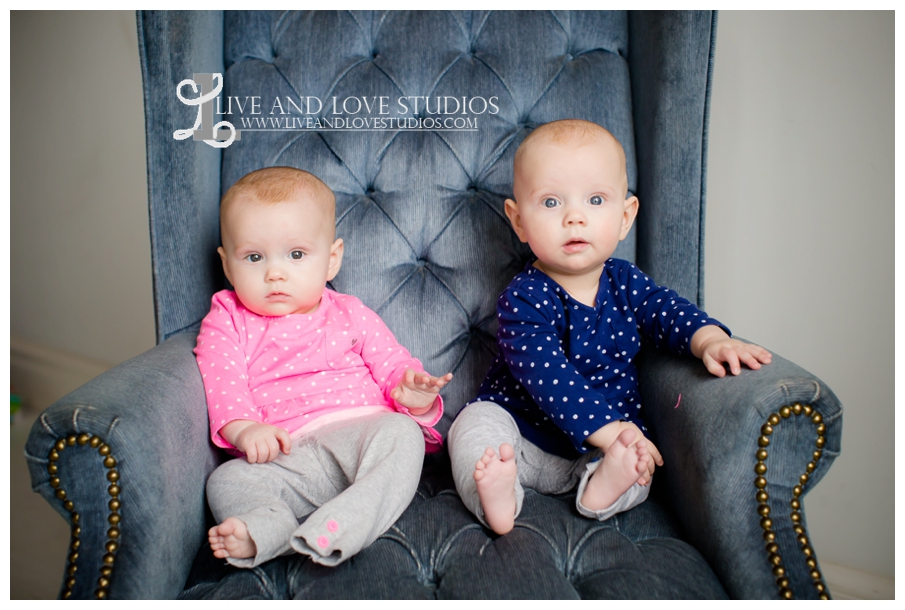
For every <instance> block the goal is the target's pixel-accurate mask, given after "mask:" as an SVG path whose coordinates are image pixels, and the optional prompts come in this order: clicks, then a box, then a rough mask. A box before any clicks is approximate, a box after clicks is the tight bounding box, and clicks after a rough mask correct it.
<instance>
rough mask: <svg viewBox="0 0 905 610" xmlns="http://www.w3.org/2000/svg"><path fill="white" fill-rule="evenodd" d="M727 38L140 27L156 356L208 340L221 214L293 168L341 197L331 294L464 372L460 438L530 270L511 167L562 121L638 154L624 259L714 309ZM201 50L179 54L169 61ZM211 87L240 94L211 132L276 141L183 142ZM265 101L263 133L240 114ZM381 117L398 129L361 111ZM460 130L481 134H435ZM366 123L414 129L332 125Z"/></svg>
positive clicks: (575, 17) (283, 25)
mask: <svg viewBox="0 0 905 610" xmlns="http://www.w3.org/2000/svg"><path fill="white" fill-rule="evenodd" d="M714 26H715V24H714V20H713V18H712V15H711V14H710V13H709V12H704V13H691V14H672V13H665V14H660V13H647V12H645V13H639V14H633V13H630V12H624V11H614V12H609V11H602V12H600V11H595V12H586V13H584V12H568V11H552V12H488V11H453V12H439V11H427V12H413V13H408V12H391V13H387V12H379V11H366V12H315V13H306V12H300V13H295V12H235V13H233V12H226V13H225V14H221V13H184V14H181V15H177V16H176V18H174V17H173V15H169V16H168V18H167V19H162V18H160V17H159V16H157V15H156V14H153V13H150V14H146V15H143V18H142V20H141V27H142V28H144V29H145V30H146V32H145V35H144V36H143V38H142V40H143V45H142V53H143V55H144V59H145V61H144V65H145V66H147V67H146V71H145V75H144V76H145V81H146V92H147V93H146V95H147V99H146V100H145V102H146V105H147V106H148V111H147V115H148V125H147V126H148V138H147V142H148V156H149V168H150V169H149V176H148V180H149V189H150V196H151V221H152V248H153V260H154V282H155V284H154V285H155V298H156V307H157V329H158V340H164V339H166V338H168V337H170V336H172V335H174V334H177V333H180V332H184V331H187V330H193V329H196V328H197V326H198V323H199V321H200V320H201V318H202V317H203V316H204V315H205V313H206V312H207V309H208V307H209V304H210V296H211V294H212V293H213V292H215V291H216V290H219V289H221V288H223V287H224V286H225V280H224V278H223V275H222V272H221V270H220V268H219V259H218V257H217V255H216V253H215V250H216V248H217V246H218V245H219V227H218V207H219V199H220V196H221V194H222V193H223V192H224V191H225V190H226V189H227V188H229V186H230V185H231V184H233V183H234V182H235V181H236V180H238V179H239V178H240V177H242V176H243V175H244V174H246V173H247V172H250V171H252V170H255V169H258V168H262V167H267V166H273V165H288V166H293V167H298V168H301V169H304V170H307V171H310V172H312V173H313V174H315V175H317V176H318V177H320V178H321V179H322V180H324V181H325V182H326V183H327V184H328V185H329V186H330V188H332V189H333V191H334V192H335V194H336V199H337V234H338V236H339V237H342V238H343V239H344V241H345V246H346V249H345V258H344V263H343V267H342V270H341V272H340V273H339V275H338V276H337V277H336V279H335V280H334V281H333V287H334V288H335V289H337V290H339V291H341V292H346V293H350V294H354V295H356V296H358V297H359V298H361V299H362V300H363V301H364V302H365V303H366V304H367V305H368V306H370V307H371V308H373V309H374V310H375V311H377V312H378V313H379V314H380V315H381V316H382V317H383V319H384V320H385V321H386V323H387V324H388V325H389V327H390V328H391V329H392V330H393V332H394V333H395V334H396V336H397V338H398V339H399V341H400V342H401V343H402V344H403V345H405V346H407V347H408V348H409V349H410V350H411V351H412V353H413V354H414V355H415V356H417V357H418V358H420V359H421V360H422V361H423V363H424V365H425V367H426V368H427V370H429V371H432V372H434V373H436V374H442V373H444V372H446V371H453V372H454V373H455V374H456V378H455V381H454V383H453V384H451V385H450V386H449V387H448V388H447V389H446V390H445V391H444V393H445V395H446V400H447V404H448V405H449V407H448V409H447V411H448V413H447V417H446V420H445V421H444V422H443V423H441V426H440V430H441V431H442V432H444V433H445V432H446V428H448V425H449V422H450V418H451V417H452V416H453V415H454V414H455V412H456V411H457V410H458V409H459V408H460V407H461V406H462V405H463V404H464V403H465V402H466V401H467V400H468V399H469V398H471V397H472V396H473V395H474V393H475V391H476V389H477V387H478V385H479V384H480V381H481V379H482V377H483V375H484V373H485V372H486V370H487V367H488V365H489V363H490V360H491V359H492V357H493V354H494V353H495V351H496V347H495V334H496V321H495V315H494V314H495V304H496V298H497V296H498V294H499V293H500V291H501V290H502V289H503V288H504V287H505V286H506V284H507V283H508V282H509V280H510V279H511V278H512V277H513V276H514V275H515V274H516V273H517V272H518V271H519V270H521V268H522V267H523V266H524V264H525V262H526V261H527V260H528V257H529V256H530V251H529V250H528V249H527V247H526V246H525V245H524V244H521V243H520V242H519V241H518V239H517V238H516V237H515V235H514V233H513V232H512V230H511V229H510V227H509V223H508V220H507V219H506V216H505V214H504V212H503V202H504V200H505V198H507V197H511V196H512V195H511V193H512V161H513V156H514V154H515V150H516V148H517V147H518V145H519V143H520V142H521V141H522V139H523V138H524V137H525V136H526V135H527V134H528V133H530V131H531V130H532V129H533V128H534V127H536V126H537V125H539V124H541V123H545V122H548V121H552V120H556V119H562V118H581V119H587V120H590V121H594V122H597V123H599V124H601V125H603V126H605V127H606V128H607V129H609V130H610V131H611V132H612V133H613V134H614V135H615V136H616V137H617V138H618V139H619V140H620V142H621V143H622V145H623V147H624V148H625V151H626V156H627V162H628V182H629V190H630V191H631V192H633V193H635V194H637V195H638V196H639V198H640V201H641V208H640V213H639V217H638V221H637V224H636V227H635V228H634V229H633V231H632V233H631V234H630V235H629V237H628V238H627V239H626V240H625V241H624V242H623V243H622V244H621V245H620V247H619V250H617V253H616V255H617V256H620V257H622V258H626V259H629V260H632V261H635V262H637V263H638V264H639V265H640V266H641V268H642V269H644V270H645V271H647V272H648V273H650V274H651V275H652V276H653V277H654V278H655V279H656V280H658V281H660V282H662V283H665V284H668V285H670V286H673V287H675V288H676V289H678V290H679V292H680V293H682V294H684V295H685V296H687V297H688V298H690V299H692V300H700V299H701V265H702V250H701V246H702V243H703V234H702V229H703V225H702V217H703V204H704V201H703V185H704V162H703V161H704V153H705V150H704V149H705V138H704V135H705V132H704V126H705V124H706V111H707V101H708V95H709V86H708V85H709V75H710V57H711V45H712V43H713V36H712V29H713V28H714ZM187 40H188V41H197V43H194V42H193V43H189V44H188V51H186V52H182V53H179V54H170V53H167V52H166V49H164V48H162V47H160V45H166V44H167V42H168V41H173V42H174V48H175V47H176V45H175V42H176V41H178V42H179V48H185V47H186V41H187ZM211 49H213V51H212V50H211ZM158 58H166V61H162V62H160V63H156V61H155V60H157V59H158ZM675 58H679V59H675ZM148 60H151V61H150V62H149V61H148ZM196 73H222V74H223V81H222V82H223V91H222V93H221V94H220V96H221V104H222V105H221V106H220V107H219V108H220V110H221V111H225V110H227V103H228V102H229V101H230V100H233V101H234V104H233V106H232V110H233V114H231V115H230V114H224V115H222V116H219V115H218V116H216V117H215V119H214V120H215V121H217V120H221V119H223V120H228V121H232V122H233V124H234V125H235V127H236V128H237V129H240V131H242V130H243V128H244V127H245V126H246V125H250V126H251V127H252V128H253V129H260V130H256V131H252V130H248V129H245V130H244V131H242V132H241V135H240V139H238V140H236V141H234V142H233V143H232V144H231V145H229V146H228V147H225V148H215V147H212V146H207V145H205V144H204V143H202V142H199V141H192V140H184V141H177V140H175V139H174V138H173V137H172V136H171V135H170V134H171V133H172V132H173V130H174V129H179V128H186V127H190V126H191V125H192V124H193V122H194V120H195V118H196V113H197V107H195V106H187V105H185V104H183V103H181V102H180V101H179V100H178V99H177V97H176V87H177V84H178V83H179V82H180V81H182V80H184V79H187V78H192V75H193V74H196ZM183 94H185V95H188V96H189V97H190V96H191V92H190V91H189V90H188V88H184V89H183ZM255 96H257V98H258V99H259V104H260V106H259V114H258V115H252V114H251V113H250V112H249V108H248V105H247V103H246V104H245V107H244V112H243V113H240V112H238V110H237V108H238V105H239V104H240V103H241V101H244V100H250V99H251V98H254V97H255ZM314 98H316V100H317V101H316V102H309V104H308V105H307V106H306V105H304V104H303V101H305V100H313V99H314ZM381 98H382V99H384V100H385V104H386V106H385V107H384V110H385V111H386V112H385V114H381V113H380V112H379V110H375V109H374V108H373V107H372V109H371V112H368V111H367V110H366V109H360V108H359V105H360V104H362V100H370V101H371V102H372V103H379V100H380V99H381ZM277 99H279V100H281V104H280V108H278V109H276V110H274V107H273V100H277ZM287 100H292V101H294V102H295V104H294V105H293V104H289V103H288V102H287ZM345 100H351V101H350V102H349V103H346V104H345V105H343V102H344V101H345ZM400 100H403V101H400ZM441 103H445V104H446V108H445V110H446V111H447V112H449V114H445V115H444V114H442V113H441V114H437V111H438V110H441V109H439V108H438V106H437V105H438V104H441ZM318 105H319V106H320V108H319V109H318ZM466 106H467V108H466ZM281 112H285V114H282V113H281ZM255 116H258V117H262V118H265V119H266V120H269V119H270V118H271V117H276V118H277V119H278V120H283V121H284V122H282V123H273V122H271V123H267V122H266V121H265V122H263V123H261V122H254V121H255V120H256V119H254V117H255ZM450 116H451V117H454V118H464V119H468V120H471V122H467V121H460V122H459V123H450V124H449V127H446V126H443V125H442V124H441V125H440V126H437V123H436V121H438V120H439V119H442V118H445V117H450ZM363 117H366V118H371V119H374V118H395V119H396V120H397V121H398V120H401V119H405V120H407V122H406V123H405V128H402V129H399V128H389V129H388V128H383V129H376V130H373V129H372V130H367V129H364V128H362V125H363V124H362V123H359V124H358V125H359V128H357V129H355V128H353V129H348V128H346V127H339V128H338V127H336V126H337V125H346V124H348V123H350V122H351V120H352V119H355V118H363ZM243 118H244V119H248V121H245V122H243ZM287 119H288V120H287ZM293 119H297V120H296V121H295V122H293ZM315 119H316V120H320V121H321V123H320V124H319V125H318V124H317V123H312V121H313V120H315ZM335 119H343V120H344V122H336V121H335ZM418 119H421V121H422V122H420V123H419V122H418ZM432 120H434V121H433V122H432ZM249 121H251V122H249ZM330 121H334V122H330ZM274 125H276V127H274ZM287 125H288V126H289V128H287ZM397 125H398V123H397ZM425 125H427V128H424V127H425ZM331 126H332V127H331ZM390 126H391V127H393V126H392V125H390ZM419 126H421V128H419ZM318 127H319V128H318ZM384 127H386V124H384ZM437 127H439V128H437Z"/></svg>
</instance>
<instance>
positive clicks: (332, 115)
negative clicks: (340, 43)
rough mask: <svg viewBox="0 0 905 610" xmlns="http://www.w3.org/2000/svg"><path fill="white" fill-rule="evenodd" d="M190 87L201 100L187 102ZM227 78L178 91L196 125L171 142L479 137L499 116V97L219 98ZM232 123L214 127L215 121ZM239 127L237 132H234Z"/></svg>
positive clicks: (203, 78)
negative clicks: (341, 135) (314, 135)
mask: <svg viewBox="0 0 905 610" xmlns="http://www.w3.org/2000/svg"><path fill="white" fill-rule="evenodd" d="M187 85H188V86H190V87H191V88H192V91H193V92H194V93H196V94H198V97H195V98H187V97H185V96H184V95H183V93H182V90H183V88H184V87H185V86H187ZM222 90H223V75H222V74H220V73H213V74H193V75H192V78H190V79H186V80H184V81H182V82H181V83H179V84H178V85H177V86H176V96H177V97H178V98H179V101H181V102H182V103H183V104H186V105H189V106H198V114H197V116H196V118H195V125H194V126H193V127H192V128H191V129H179V130H176V131H175V132H173V138H175V139H177V140H185V139H188V138H189V137H191V138H192V139H193V140H195V141H201V142H204V143H205V144H208V145H209V146H213V147H215V148H226V147H227V146H229V145H230V144H232V143H233V142H235V141H236V140H241V139H242V138H241V136H242V133H243V132H257V131H270V132H273V131H295V132H298V131H478V123H479V121H480V120H482V119H483V118H484V117H486V116H491V115H495V114H498V113H499V112H500V107H499V104H498V102H499V99H498V98H497V97H496V96H491V97H484V96H479V95H477V96H475V95H473V96H453V95H434V96H420V95H402V96H399V97H396V98H391V97H390V96H386V95H371V96H355V95H351V96H346V97H338V96H331V97H329V98H326V99H320V98H318V97H316V96H312V95H306V96H301V95H299V96H298V97H294V98H293V97H289V96H280V97H274V98H273V99H269V100H265V99H262V97H261V96H259V95H246V96H233V95H230V96H226V97H225V98H223V97H221V96H220V92H221V91H222ZM223 116H227V117H229V119H230V120H221V121H219V122H217V123H214V119H215V117H223ZM236 125H238V126H239V129H237V128H236Z"/></svg>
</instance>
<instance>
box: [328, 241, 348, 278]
mask: <svg viewBox="0 0 905 610" xmlns="http://www.w3.org/2000/svg"><path fill="white" fill-rule="evenodd" d="M344 250H345V246H344V245H343V240H342V239H339V238H337V239H336V241H334V242H333V245H331V246H330V262H329V263H328V264H327V281H328V282H329V281H331V280H332V279H333V278H335V277H336V274H337V273H339V270H340V268H342V266H343V252H344Z"/></svg>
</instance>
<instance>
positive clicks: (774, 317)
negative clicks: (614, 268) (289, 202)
mask: <svg viewBox="0 0 905 610" xmlns="http://www.w3.org/2000/svg"><path fill="white" fill-rule="evenodd" d="M10 30H11V43H10V49H11V67H12V70H11V97H12V105H11V118H12V125H11V130H12V140H11V142H12V143H11V201H12V205H11V214H10V216H11V231H10V233H11V248H10V249H11V257H12V263H11V265H10V268H11V282H10V288H11V297H10V306H11V314H10V325H11V333H12V337H13V338H14V339H15V338H19V339H22V340H25V341H28V342H30V343H32V344H36V345H41V346H46V347H48V348H51V349H58V350H65V351H68V352H73V353H75V354H77V355H82V356H87V357H89V358H91V359H95V360H100V361H103V362H108V363H111V364H115V363H118V362H120V361H122V360H124V359H126V358H128V357H130V356H133V355H135V354H138V353H140V352H142V351H144V350H145V349H147V348H149V347H151V346H152V345H153V343H154V322H153V306H152V300H151V299H152V297H151V275H150V258H149V250H150V247H149V240H148V220H147V210H146V203H145V200H146V190H145V175H144V124H143V115H142V99H141V80H140V74H139V65H138V52H137V38H136V34H135V22H134V15H133V14H132V13H130V12H116V13H74V14H72V13H39V14H21V13H16V12H14V13H13V14H12V18H11V27H10ZM893 50H894V24H893V18H892V14H891V13H855V14H851V13H803V14H802V13H786V12H782V13H753V14H751V13H732V12H723V13H721V15H720V21H719V32H718V43H717V57H716V69H715V70H716V71H715V78H714V93H713V101H712V110H711V112H712V114H711V123H710V129H711V140H710V155H709V159H710V162H709V193H708V218H707V278H706V288H707V309H708V311H709V313H712V314H713V315H715V316H717V317H719V318H721V319H725V320H726V321H727V323H728V324H729V326H730V327H731V328H732V329H733V330H734V331H735V332H736V333H738V334H740V335H741V336H744V337H746V338H749V339H751V340H753V341H757V342H759V343H761V344H763V345H765V346H767V347H768V348H770V349H772V350H774V351H776V352H777V353H779V354H781V355H783V356H785V357H787V358H789V359H791V360H793V361H795V362H797V363H798V364H800V365H802V366H804V367H805V368H807V369H808V370H810V371H812V372H813V373H814V374H816V375H817V376H818V377H820V378H822V379H823V380H824V381H825V382H826V383H828V384H829V385H830V387H832V388H833V390H834V391H835V392H836V393H837V394H838V396H839V397H840V398H841V400H842V402H843V404H844V405H845V408H846V412H845V426H844V438H843V451H842V456H841V457H840V458H839V459H838V460H837V462H836V464H835V466H834V467H833V469H832V470H831V471H830V473H829V475H828V476H827V478H826V479H825V480H824V482H823V483H821V485H820V486H818V487H817V488H816V489H815V491H814V492H813V493H812V494H810V495H809V496H808V497H807V498H806V501H805V506H806V508H807V515H808V520H809V525H810V528H811V533H812V536H813V539H814V545H815V548H816V549H817V552H818V556H819V558H820V559H821V561H824V562H834V563H838V564H842V565H847V566H851V567H854V568H857V569H859V570H862V571H869V572H874V573H877V574H882V575H888V576H891V575H892V573H893V565H894V532H895V530H894V528H895V518H894V506H895V500H894V495H893V491H894V480H893V479H894V474H893V473H894V468H893V462H894V455H895V454H894V446H895V439H894V436H893V425H894V419H893V392H894V387H895V386H894V377H893V362H894V354H893V329H894V313H893V304H894V294H893V272H894V263H893V248H894V231H893V221H894V209H893V195H894V174H893V159H894V150H893V127H894V87H893V84H894V63H893V62H894V58H893ZM13 381H14V382H15V378H14V379H13Z"/></svg>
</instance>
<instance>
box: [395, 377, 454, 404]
mask: <svg viewBox="0 0 905 610" xmlns="http://www.w3.org/2000/svg"><path fill="white" fill-rule="evenodd" d="M450 379H452V373H447V374H446V375H444V376H443V377H434V376H433V375H428V374H427V373H416V372H415V371H413V370H412V369H406V371H405V375H403V376H402V379H401V380H400V381H399V385H397V386H396V387H395V388H393V391H392V392H391V393H390V396H391V397H392V399H393V400H395V401H396V402H398V403H399V404H401V405H402V406H403V407H405V408H407V409H408V410H409V411H410V412H411V413H412V415H423V414H424V413H427V412H428V411H429V410H430V408H431V407H432V406H433V404H434V401H435V400H436V399H437V394H439V393H440V388H442V387H443V386H445V385H446V384H447V383H449V381H450Z"/></svg>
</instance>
